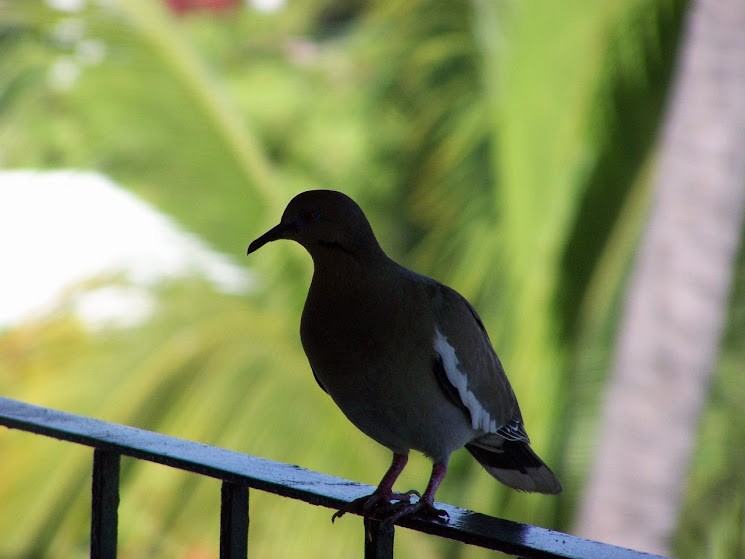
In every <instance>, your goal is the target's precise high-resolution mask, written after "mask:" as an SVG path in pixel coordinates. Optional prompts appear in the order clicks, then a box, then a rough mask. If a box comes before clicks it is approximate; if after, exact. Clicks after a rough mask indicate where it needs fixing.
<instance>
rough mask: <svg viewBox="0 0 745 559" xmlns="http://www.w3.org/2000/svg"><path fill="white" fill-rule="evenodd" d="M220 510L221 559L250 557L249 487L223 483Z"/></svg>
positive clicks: (244, 558)
mask: <svg viewBox="0 0 745 559" xmlns="http://www.w3.org/2000/svg"><path fill="white" fill-rule="evenodd" d="M221 497H222V506H221V508H220V559H246V557H248V522H249V520H248V487H246V486H245V485H238V484H236V483H230V482H228V481H223V483H222V490H221Z"/></svg>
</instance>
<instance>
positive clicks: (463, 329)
mask: <svg viewBox="0 0 745 559" xmlns="http://www.w3.org/2000/svg"><path fill="white" fill-rule="evenodd" d="M431 290H432V291H431V294H432V295H433V304H434V319H435V332H434V350H435V363H434V370H435V375H436V376H437V378H438V381H439V382H440V384H441V386H443V389H444V391H445V393H446V394H447V395H448V396H449V397H450V399H451V400H453V401H454V402H455V403H456V404H457V405H458V406H459V407H461V408H462V409H464V411H466V412H467V413H468V416H469V418H470V420H471V424H472V426H473V428H474V429H480V430H482V431H484V432H485V433H495V434H498V435H500V436H501V437H503V438H504V439H507V440H521V441H526V442H527V441H528V435H527V434H526V432H525V429H524V427H523V422H522V416H521V414H520V408H519V407H518V404H517V399H516V398H515V393H514V392H513V391H512V387H511V386H510V383H509V381H508V380H507V375H506V374H505V372H504V368H503V367H502V363H501V362H500V361H499V357H497V354H496V352H495V351H494V348H493V347H492V344H491V341H490V340H489V335H488V334H487V333H486V329H485V328H484V324H483V322H482V321H481V319H480V318H479V315H478V314H477V313H476V311H475V310H474V308H473V307H472V306H471V305H470V304H469V303H468V301H466V299H465V298H464V297H463V296H461V295H460V294H459V293H458V292H457V291H454V290H453V289H450V288H449V287H447V286H445V285H442V284H439V283H433V284H432V286H431Z"/></svg>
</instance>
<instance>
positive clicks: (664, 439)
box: [578, 0, 745, 553]
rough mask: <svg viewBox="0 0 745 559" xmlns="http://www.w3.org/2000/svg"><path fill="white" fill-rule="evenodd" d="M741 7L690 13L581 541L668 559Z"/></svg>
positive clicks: (731, 151) (714, 328) (737, 127)
mask: <svg viewBox="0 0 745 559" xmlns="http://www.w3.org/2000/svg"><path fill="white" fill-rule="evenodd" d="M743 29H745V3H743V2H741V1H740V0H698V1H697V2H695V3H694V4H693V6H692V9H691V12H690V17H689V21H688V26H687V29H686V34H685V38H684V42H683V47H682V53H681V58H680V66H679V68H678V74H677V78H676V82H675V89H674V91H673V97H672V102H671V105H670V109H669V112H668V115H667V119H666V124H665V128H664V131H663V135H662V138H661V154H660V163H659V169H658V171H657V176H656V180H655V187H654V199H653V203H652V207H651V210H650V214H649V219H648V224H647V227H646V231H645V233H644V236H643V237H642V240H641V245H640V247H639V253H638V256H637V258H636V262H635V265H634V270H633V272H632V276H631V281H630V285H629V288H628V292H627V295H626V303H625V312H624V317H623V321H622V323H621V327H620V331H619V337H618V347H617V352H616V359H615V364H614V374H613V378H612V379H611V382H610V385H609V387H608V392H607V395H606V408H605V412H604V417H603V422H602V425H601V428H600V432H599V435H598V440H599V450H598V454H597V457H596V461H595V465H594V469H593V471H592V474H591V476H590V479H589V483H588V487H587V489H586V492H585V495H584V497H583V502H582V507H581V512H580V516H579V524H578V531H579V533H580V534H582V535H585V536H588V537H593V538H597V539H601V540H604V541H610V542H614V543H617V544H621V545H624V546H630V547H635V548H639V549H643V550H647V551H652V552H657V553H668V552H669V551H670V542H671V538H672V535H673V532H674V529H675V525H676V521H677V519H678V511H679V508H680V503H681V499H682V496H683V493H684V490H685V485H686V476H687V473H688V465H689V463H690V458H691V453H692V452H693V449H694V445H695V442H696V434H697V430H698V424H699V417H700V415H701V411H702V408H703V406H704V403H705V402H706V398H707V392H708V388H709V385H710V382H711V377H712V374H713V371H714V370H715V365H716V360H717V353H718V348H719V343H720V339H721V334H722V331H723V328H724V324H725V319H726V316H727V313H726V307H727V300H728V293H729V288H730V283H731V278H732V276H733V270H734V265H735V261H736V256H737V250H738V245H739V242H740V239H741V238H742V227H743V215H744V214H745V152H743V146H744V145H745V72H744V71H743V69H744V68H745V34H744V33H743V32H742V31H743Z"/></svg>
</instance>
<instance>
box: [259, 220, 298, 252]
mask: <svg viewBox="0 0 745 559" xmlns="http://www.w3.org/2000/svg"><path fill="white" fill-rule="evenodd" d="M296 229H297V224H296V223H295V222H294V221H291V222H289V223H280V224H278V225H275V226H274V227H272V228H271V229H269V231H267V232H266V233H264V234H263V235H262V236H261V237H259V238H258V239H256V240H255V241H253V242H252V243H251V244H250V245H248V250H247V251H246V254H247V255H248V254H251V253H252V252H256V251H257V250H259V249H260V248H261V247H263V246H264V245H265V244H267V243H271V242H272V241H276V240H278V239H287V238H288V235H287V234H288V233H289V232H290V231H295V230H296Z"/></svg>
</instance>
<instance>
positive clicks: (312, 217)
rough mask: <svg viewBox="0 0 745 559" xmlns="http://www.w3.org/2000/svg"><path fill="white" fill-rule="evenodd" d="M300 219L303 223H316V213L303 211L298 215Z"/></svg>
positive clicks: (308, 210)
mask: <svg viewBox="0 0 745 559" xmlns="http://www.w3.org/2000/svg"><path fill="white" fill-rule="evenodd" d="M300 217H301V218H302V219H303V221H304V222H305V223H310V222H311V221H316V220H317V219H318V212H317V211H315V210H310V209H307V210H303V211H302V212H301V213H300Z"/></svg>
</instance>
